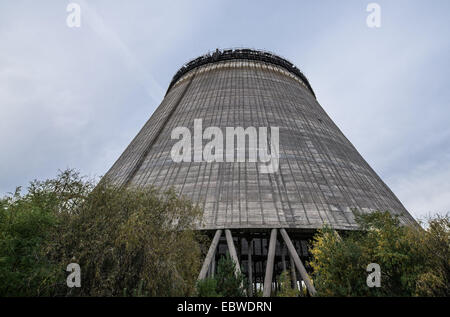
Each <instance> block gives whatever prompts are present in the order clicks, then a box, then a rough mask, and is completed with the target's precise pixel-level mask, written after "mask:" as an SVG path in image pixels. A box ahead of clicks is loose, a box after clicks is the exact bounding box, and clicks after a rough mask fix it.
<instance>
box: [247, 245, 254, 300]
mask: <svg viewBox="0 0 450 317" xmlns="http://www.w3.org/2000/svg"><path fill="white" fill-rule="evenodd" d="M247 245H248V248H247V249H248V254H247V255H248V259H247V260H248V261H247V264H248V296H250V297H252V296H253V263H252V247H253V240H252V239H250V241H248V242H247Z"/></svg>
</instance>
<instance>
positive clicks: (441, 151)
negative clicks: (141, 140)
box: [0, 0, 450, 218]
mask: <svg viewBox="0 0 450 317" xmlns="http://www.w3.org/2000/svg"><path fill="white" fill-rule="evenodd" d="M71 2H74V3H76V4H78V5H79V6H80V8H81V20H80V23H81V25H80V27H74V28H71V27H69V26H68V25H67V23H66V19H67V16H68V15H69V14H70V13H69V12H67V11H66V7H67V5H68V4H69V3H71ZM371 2H375V1H361V0H358V1H357V0H347V1H333V0H329V1H327V0H320V1H313V0H310V1H298V0H296V1H261V0H258V1H256V0H239V1H238V0H227V1H214V0H206V1H188V0H179V1H178V0H170V1H144V0H142V1H138V0H135V1H128V2H124V1H113V0H96V1H88V0H84V1H83V0H79V1H62V0H53V1H50V0H43V1H21V0H14V1H6V0H3V1H1V2H0V196H3V195H6V194H7V193H8V192H13V191H14V190H15V188H16V186H26V185H27V184H28V182H29V181H31V180H33V179H46V178H51V177H54V176H55V175H56V174H57V172H58V169H60V170H64V169H66V168H75V169H77V170H78V171H80V173H81V174H83V175H87V176H89V177H97V178H98V177H101V175H103V174H105V173H106V171H107V170H108V169H109V168H110V167H111V166H112V164H113V163H114V162H115V161H116V159H117V158H118V157H119V155H120V154H121V153H122V152H123V151H124V150H125V148H126V146H127V145H128V144H129V143H130V141H131V140H132V139H133V137H134V136H135V135H136V134H137V132H138V131H139V130H140V129H141V127H142V126H143V125H144V123H145V122H146V121H147V120H148V118H149V117H150V115H151V114H152V113H153V111H154V110H155V109H156V108H157V106H158V105H159V103H160V102H161V100H162V98H163V96H164V93H165V90H166V89H167V86H168V85H169V83H170V80H171V78H172V76H173V75H174V74H175V72H176V71H177V70H178V69H179V68H180V66H182V65H183V64H184V63H186V62H187V61H189V60H190V59H193V58H195V57H197V56H199V55H203V54H205V53H207V52H211V51H214V50H215V49H216V48H230V47H249V48H255V49H265V50H269V51H272V52H275V53H276V54H278V55H280V56H282V57H284V58H286V59H288V60H290V61H291V62H292V63H294V64H295V65H296V66H298V67H299V68H300V69H301V70H302V72H303V73H304V74H305V75H306V76H307V78H308V79H309V81H310V83H311V85H312V87H313V89H314V91H315V93H316V95H317V99H318V101H319V103H320V104H321V105H322V107H323V108H324V109H325V111H326V112H327V113H328V114H329V115H330V117H331V118H332V119H333V120H334V122H335V123H336V124H337V125H338V127H339V128H340V129H341V130H342V131H343V133H344V134H345V135H346V136H347V138H348V139H349V140H350V141H351V142H352V143H353V144H354V145H355V147H356V148H357V149H358V151H359V152H360V153H361V155H362V156H363V157H364V158H365V159H366V160H367V162H368V163H369V164H370V165H371V166H372V168H373V169H374V170H375V171H376V172H377V173H378V174H379V175H380V176H381V178H382V179H383V180H384V181H385V182H386V183H387V185H388V186H389V187H390V188H391V189H392V191H393V192H394V193H395V194H396V195H397V197H398V198H399V199H400V200H401V202H402V203H403V204H404V205H405V207H406V208H407V209H408V210H409V212H410V213H411V214H412V215H413V216H414V217H416V218H424V217H427V216H430V215H434V214H442V215H443V214H446V213H447V212H450V124H449V123H450V89H449V83H450V79H449V71H450V58H449V57H450V54H449V53H450V36H449V35H450V19H449V18H448V15H449V13H450V1H448V0H443V1H438V0H434V1H432V2H431V1H413V0H410V1H402V0H397V1H376V3H377V4H379V6H380V8H381V15H380V17H381V20H380V22H381V25H380V27H379V28H370V27H368V25H367V23H366V19H367V16H368V15H369V14H370V12H367V11H366V8H367V5H368V4H369V3H371Z"/></svg>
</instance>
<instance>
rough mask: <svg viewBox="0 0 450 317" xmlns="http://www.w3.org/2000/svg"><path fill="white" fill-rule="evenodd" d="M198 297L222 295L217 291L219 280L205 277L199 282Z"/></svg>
mask: <svg viewBox="0 0 450 317" xmlns="http://www.w3.org/2000/svg"><path fill="white" fill-rule="evenodd" d="M197 296H198V297H220V294H218V293H217V280H216V279H215V278H211V277H208V278H205V279H203V280H201V281H198V282H197Z"/></svg>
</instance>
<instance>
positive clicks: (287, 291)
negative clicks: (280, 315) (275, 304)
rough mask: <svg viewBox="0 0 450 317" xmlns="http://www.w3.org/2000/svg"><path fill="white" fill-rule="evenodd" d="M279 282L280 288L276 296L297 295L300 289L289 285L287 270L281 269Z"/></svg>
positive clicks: (289, 277)
mask: <svg viewBox="0 0 450 317" xmlns="http://www.w3.org/2000/svg"><path fill="white" fill-rule="evenodd" d="M278 280H279V282H280V290H279V291H277V294H276V296H277V297H298V296H300V290H298V289H297V288H292V287H291V284H292V282H291V275H290V273H289V272H288V271H283V272H282V273H281V274H280V277H279V278H278Z"/></svg>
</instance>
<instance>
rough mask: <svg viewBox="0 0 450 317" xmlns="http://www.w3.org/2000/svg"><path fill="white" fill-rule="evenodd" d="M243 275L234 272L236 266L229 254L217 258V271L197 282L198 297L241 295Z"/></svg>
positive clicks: (242, 291) (242, 292) (242, 294)
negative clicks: (212, 275)
mask: <svg viewBox="0 0 450 317" xmlns="http://www.w3.org/2000/svg"><path fill="white" fill-rule="evenodd" d="M244 285H245V280H244V275H243V274H242V273H241V272H239V273H237V272H236V266H235V263H234V261H233V260H232V259H231V257H230V255H229V254H227V255H226V256H223V257H221V258H220V259H219V261H218V264H217V273H216V274H215V275H214V277H210V278H206V279H204V280H202V281H199V282H198V283H197V294H198V296H200V297H243V296H245V290H244Z"/></svg>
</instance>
